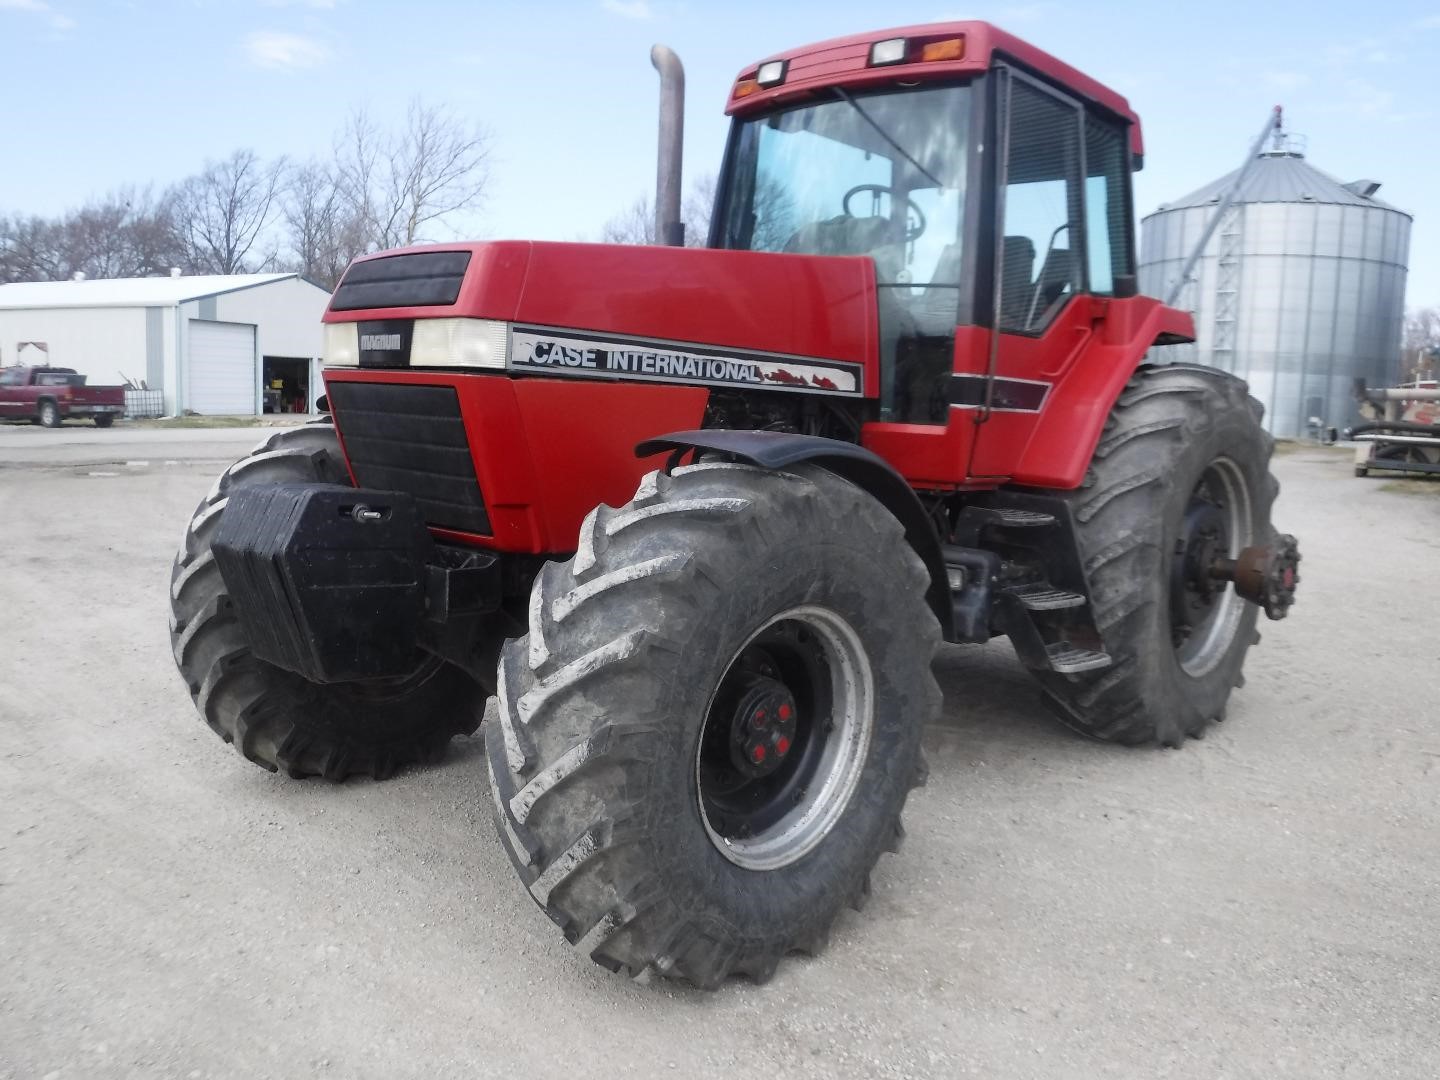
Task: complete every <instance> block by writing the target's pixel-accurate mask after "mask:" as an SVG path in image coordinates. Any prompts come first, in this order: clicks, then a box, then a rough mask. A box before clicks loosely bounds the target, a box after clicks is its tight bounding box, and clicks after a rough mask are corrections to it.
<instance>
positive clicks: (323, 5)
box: [261, 0, 339, 11]
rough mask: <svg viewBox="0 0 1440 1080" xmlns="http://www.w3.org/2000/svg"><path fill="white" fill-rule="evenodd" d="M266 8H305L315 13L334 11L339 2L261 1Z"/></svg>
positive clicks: (313, 0)
mask: <svg viewBox="0 0 1440 1080" xmlns="http://www.w3.org/2000/svg"><path fill="white" fill-rule="evenodd" d="M261 2H262V3H263V4H264V5H265V6H266V7H273V8H285V7H307V8H314V9H315V10H316V11H334V10H335V7H336V5H337V4H338V3H339V0H261Z"/></svg>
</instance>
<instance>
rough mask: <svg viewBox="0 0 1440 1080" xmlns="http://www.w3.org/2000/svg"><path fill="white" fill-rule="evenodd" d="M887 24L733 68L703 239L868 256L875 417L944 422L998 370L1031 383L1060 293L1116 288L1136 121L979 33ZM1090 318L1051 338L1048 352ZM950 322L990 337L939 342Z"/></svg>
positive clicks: (1109, 292) (1054, 64)
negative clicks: (875, 356) (873, 305)
mask: <svg viewBox="0 0 1440 1080" xmlns="http://www.w3.org/2000/svg"><path fill="white" fill-rule="evenodd" d="M892 33H893V35H894V36H891V37H886V38H883V39H881V40H876V39H875V37H874V36H865V37H863V38H849V39H843V40H841V41H837V42H825V43H822V44H821V45H817V46H813V47H811V48H809V49H807V50H801V51H797V52H795V53H791V54H786V55H785V56H782V57H780V58H777V59H774V60H769V61H766V62H764V63H761V64H758V65H756V66H754V67H752V68H747V69H746V70H745V71H743V72H742V73H741V75H740V77H739V79H738V80H737V81H736V83H735V86H734V89H733V91H732V95H731V102H730V107H729V111H730V112H731V114H732V115H733V116H734V126H733V130H732V132H731V136H730V141H729V146H728V148H727V153H726V158H725V165H724V168H723V170H722V176H721V182H720V185H719V190H718V204H717V207H716V214H715V216H714V218H713V225H712V232H711V236H710V243H711V246H712V247H718V248H729V249H741V250H749V251H770V252H790V253H795V254H808V255H863V256H868V257H870V258H871V259H873V260H874V264H875V281H876V289H877V294H878V295H877V301H878V303H877V307H878V319H879V332H878V351H879V363H880V371H881V379H880V390H881V393H880V413H879V418H880V420H881V421H889V422H899V423H908V424H946V423H948V422H949V421H950V419H951V411H952V406H956V405H959V406H962V407H966V406H981V405H989V406H991V407H992V408H993V407H994V406H995V400H994V387H993V385H991V383H993V377H994V376H995V375H997V374H1002V373H1006V372H1005V369H1007V368H1011V369H1014V370H1013V375H1014V376H1015V377H1016V378H1019V379H1025V378H1034V377H1036V376H1038V375H1039V374H1040V373H1039V372H1038V371H1036V370H1034V369H1035V367H1036V365H1035V364H1034V363H1033V362H1027V361H1033V359H1034V353H1035V348H1034V346H1033V345H1032V344H1029V343H1028V342H1029V341H1033V340H1034V339H1043V338H1045V337H1046V336H1047V331H1050V330H1051V329H1052V328H1056V327H1057V324H1059V323H1061V322H1064V320H1062V318H1061V316H1062V313H1063V312H1064V311H1065V309H1066V308H1067V306H1069V304H1070V302H1071V301H1072V300H1074V299H1075V298H1076V297H1079V296H1089V297H1116V296H1120V297H1124V296H1126V295H1128V294H1133V291H1134V272H1135V267H1134V250H1135V245H1134V235H1133V228H1132V224H1131V223H1132V221H1133V214H1132V210H1131V189H1130V179H1129V174H1130V170H1131V168H1132V166H1135V167H1138V164H1139V161H1140V134H1139V126H1138V120H1137V119H1136V117H1135V116H1134V114H1133V113H1132V112H1131V111H1130V109H1129V107H1128V105H1127V104H1126V102H1125V101H1124V99H1123V98H1121V97H1119V96H1118V95H1116V94H1114V93H1113V92H1111V91H1108V90H1106V89H1104V88H1103V87H1100V86H1099V85H1098V84H1095V83H1093V82H1091V81H1090V80H1088V79H1086V78H1085V77H1084V76H1082V75H1080V74H1079V73H1078V72H1075V71H1073V70H1071V69H1069V68H1067V67H1066V66H1065V65H1063V64H1060V63H1059V62H1058V61H1056V60H1054V59H1053V58H1051V57H1049V56H1046V55H1045V54H1043V53H1040V52H1039V51H1038V50H1035V49H1033V48H1032V47H1030V46H1028V45H1026V44H1025V43H1023V42H1021V41H1019V40H1017V39H1014V38H1011V37H1010V36H1009V35H1007V34H1004V33H1003V32H1001V31H998V30H996V29H995V28H993V27H990V26H988V25H986V24H983V23H957V24H949V25H947V26H944V27H917V28H910V29H908V30H899V31H894V32H892ZM1091 314H1093V308H1087V310H1086V312H1085V313H1084V315H1083V316H1082V317H1081V319H1080V321H1079V324H1078V325H1076V324H1074V323H1073V321H1071V322H1067V323H1066V325H1065V326H1064V328H1063V329H1058V331H1057V333H1056V334H1055V335H1054V337H1056V338H1057V339H1060V340H1061V341H1062V342H1063V344H1062V347H1063V348H1064V349H1066V350H1067V351H1069V350H1070V348H1071V346H1072V344H1073V340H1074V339H1075V338H1076V337H1077V336H1078V335H1079V333H1080V329H1081V328H1083V327H1084V326H1085V325H1086V324H1087V323H1089V322H1091V321H1092V320H1090V318H1089V317H1090V315H1091ZM961 327H964V328H981V329H986V330H988V329H990V328H996V327H998V328H999V330H1000V331H1001V335H1000V338H999V340H992V338H991V335H989V334H985V335H984V336H983V337H982V336H979V335H975V334H973V333H962V334H961V335H960V341H959V343H958V348H957V333H956V332H957V328H961ZM1012 336H1013V337H1014V338H1019V339H1027V340H1024V341H1020V342H1018V343H1016V344H1011V343H1010V342H1009V341H1007V339H1010V338H1011V337H1012ZM997 369H998V370H997ZM967 373H973V374H974V375H975V376H977V378H974V379H961V380H959V381H958V382H957V381H956V380H953V379H952V378H951V376H952V375H954V374H961V375H964V374H967ZM1036 381H1037V382H1043V381H1044V380H1043V377H1042V378H1038V379H1037V380H1036ZM1001 390H1002V397H1004V396H1005V395H1006V394H1012V393H1015V392H1018V393H1020V394H1021V395H1025V394H1027V393H1028V394H1029V395H1031V396H1032V397H1033V395H1034V393H1035V392H1034V391H1028V392H1027V391H1024V390H1023V389H1018V388H1017V387H1014V386H1005V385H1003V384H1002V387H1001ZM1001 407H1005V406H1004V405H1003V403H1002V405H1001ZM973 419H974V417H966V418H963V420H964V421H972V420H973Z"/></svg>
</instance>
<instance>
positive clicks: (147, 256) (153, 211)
mask: <svg viewBox="0 0 1440 1080" xmlns="http://www.w3.org/2000/svg"><path fill="white" fill-rule="evenodd" d="M182 260H183V250H182V248H181V245H180V242H179V238H178V237H177V235H176V231H175V226H174V222H173V221H172V220H171V218H170V215H169V212H168V208H167V206H166V205H165V203H163V202H157V201H156V200H155V199H154V198H153V197H152V196H151V194H150V192H149V190H148V189H138V190H137V189H133V188H122V189H120V190H119V191H115V192H112V193H110V194H109V195H106V196H104V197H103V198H101V199H98V200H96V201H94V202H90V203H87V204H86V205H85V206H82V207H81V208H80V209H78V210H73V211H70V212H68V213H66V214H64V215H62V216H60V217H58V218H51V219H46V218H39V217H29V218H19V217H17V218H13V219H0V280H3V281H56V280H61V279H63V278H68V277H70V276H72V275H74V274H76V273H78V272H83V273H85V274H86V275H87V276H89V277H102V278H103V277H143V276H145V275H147V274H160V273H164V272H165V271H166V270H167V269H168V268H169V267H171V266H174V265H178V264H179V262H181V261H182Z"/></svg>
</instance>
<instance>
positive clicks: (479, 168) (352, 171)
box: [339, 100, 490, 248]
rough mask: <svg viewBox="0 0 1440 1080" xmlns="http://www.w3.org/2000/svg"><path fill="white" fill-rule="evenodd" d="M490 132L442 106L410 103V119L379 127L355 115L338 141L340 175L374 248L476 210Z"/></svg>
mask: <svg viewBox="0 0 1440 1080" xmlns="http://www.w3.org/2000/svg"><path fill="white" fill-rule="evenodd" d="M489 156H490V134H489V133H488V132H487V131H486V130H485V129H484V128H483V127H480V126H479V125H473V124H471V125H467V124H466V123H465V122H464V121H463V120H462V119H460V118H459V117H458V116H456V115H455V114H454V113H452V112H451V111H450V110H448V109H445V108H443V107H441V106H434V105H426V104H425V103H424V102H421V101H419V100H415V101H412V102H411V103H410V107H409V109H408V110H407V111H406V114H405V124H404V126H403V127H402V128H401V129H400V130H399V131H395V132H386V131H383V130H381V129H380V128H379V127H377V125H376V124H375V123H374V121H373V120H372V119H371V118H370V116H369V115H368V114H367V113H365V112H364V111H358V112H356V113H354V114H353V115H352V116H351V118H350V122H349V124H348V125H347V126H346V128H345V131H344V134H343V135H342V138H341V144H340V152H339V159H340V178H341V183H342V186H343V190H344V191H345V193H346V197H347V199H348V201H349V204H350V208H351V210H352V212H353V213H354V214H355V215H356V217H357V218H358V219H359V220H360V221H362V222H364V225H365V230H366V232H367V233H368V236H367V240H368V242H369V244H370V246H372V247H374V248H389V247H402V246H404V245H407V244H414V243H418V242H420V241H422V240H424V239H427V237H429V236H430V234H431V233H432V232H433V230H434V228H435V227H436V226H438V225H440V224H442V223H443V222H444V221H445V220H446V219H448V218H451V217H453V216H454V215H455V214H458V213H460V212H462V211H466V210H474V209H476V208H477V207H478V206H480V205H481V203H482V202H483V201H484V198H485V192H486V189H487V188H488V186H489V179H490V170H489V164H488V163H489Z"/></svg>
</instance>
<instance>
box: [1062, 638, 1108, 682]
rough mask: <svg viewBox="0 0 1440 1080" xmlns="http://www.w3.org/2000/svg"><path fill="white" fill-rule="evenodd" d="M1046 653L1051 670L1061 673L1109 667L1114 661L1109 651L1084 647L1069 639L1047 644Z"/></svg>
mask: <svg viewBox="0 0 1440 1080" xmlns="http://www.w3.org/2000/svg"><path fill="white" fill-rule="evenodd" d="M1045 655H1046V658H1047V659H1048V660H1049V661H1050V670H1051V671H1056V672H1059V673H1060V674H1061V675H1078V674H1079V673H1080V672H1082V671H1094V670H1095V669H1096V668H1103V667H1109V666H1110V664H1111V663H1112V662H1113V661H1112V659H1111V656H1110V654H1109V653H1103V652H1096V651H1094V650H1093V649H1082V648H1080V646H1078V645H1072V644H1070V642H1068V641H1057V642H1054V643H1053V644H1050V645H1047V646H1045Z"/></svg>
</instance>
